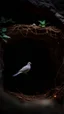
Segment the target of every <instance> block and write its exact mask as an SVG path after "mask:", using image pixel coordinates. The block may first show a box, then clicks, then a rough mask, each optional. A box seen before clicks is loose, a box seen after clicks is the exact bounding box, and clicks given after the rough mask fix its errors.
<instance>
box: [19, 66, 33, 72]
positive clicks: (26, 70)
mask: <svg viewBox="0 0 64 114" xmlns="http://www.w3.org/2000/svg"><path fill="white" fill-rule="evenodd" d="M30 68H31V66H30V65H26V66H24V67H22V69H20V70H19V72H21V73H24V72H28V71H29V70H30Z"/></svg>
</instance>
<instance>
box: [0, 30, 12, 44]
mask: <svg viewBox="0 0 64 114" xmlns="http://www.w3.org/2000/svg"><path fill="white" fill-rule="evenodd" d="M6 31H7V28H1V29H0V38H2V40H3V41H4V42H5V43H7V39H9V38H10V36H7V35H6Z"/></svg>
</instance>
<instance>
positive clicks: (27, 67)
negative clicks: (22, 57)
mask: <svg viewBox="0 0 64 114" xmlns="http://www.w3.org/2000/svg"><path fill="white" fill-rule="evenodd" d="M30 69H31V62H28V63H27V65H26V66H24V67H22V68H21V69H20V70H19V71H18V72H17V73H16V74H14V75H13V76H17V75H19V74H21V73H25V74H26V73H27V72H29V71H30Z"/></svg>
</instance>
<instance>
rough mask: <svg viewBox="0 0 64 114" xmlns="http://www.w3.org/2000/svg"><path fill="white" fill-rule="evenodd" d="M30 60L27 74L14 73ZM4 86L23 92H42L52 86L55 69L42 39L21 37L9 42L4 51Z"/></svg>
mask: <svg viewBox="0 0 64 114" xmlns="http://www.w3.org/2000/svg"><path fill="white" fill-rule="evenodd" d="M29 61H30V62H32V65H31V70H30V71H29V72H28V74H27V75H26V74H20V75H18V76H16V77H13V76H12V75H13V74H15V73H16V72H17V71H18V70H19V69H21V68H22V67H23V66H24V65H26V64H27V62H29ZM4 65H5V68H4V88H5V89H8V90H10V91H17V92H18V91H20V92H22V93H24V94H28V95H29V94H31V95H32V94H36V93H39V94H41V93H44V92H46V91H47V90H48V89H50V88H52V87H53V86H54V84H53V83H54V76H55V72H54V71H55V69H54V65H53V62H52V59H51V57H50V53H49V50H48V49H47V48H46V44H45V43H44V42H43V41H39V40H37V41H36V40H31V39H23V40H21V41H17V42H14V43H10V44H8V45H7V46H6V48H5V53H4Z"/></svg>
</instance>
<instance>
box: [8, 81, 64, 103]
mask: <svg viewBox="0 0 64 114" xmlns="http://www.w3.org/2000/svg"><path fill="white" fill-rule="evenodd" d="M7 93H9V94H11V95H13V96H15V97H16V98H18V99H19V100H20V101H23V102H25V101H34V100H42V99H48V98H49V99H52V100H53V99H57V100H59V99H60V100H61V99H62V98H64V83H63V84H62V85H61V86H58V87H56V88H54V89H51V90H49V91H48V92H46V93H45V94H42V95H38V94H36V95H31V96H28V95H24V94H22V93H21V92H20V93H16V92H10V91H8V92H7Z"/></svg>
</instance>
